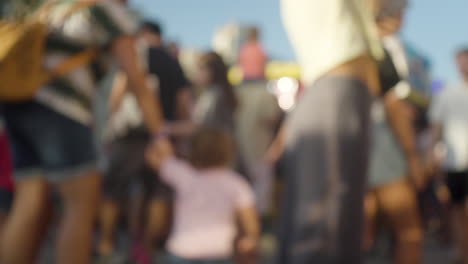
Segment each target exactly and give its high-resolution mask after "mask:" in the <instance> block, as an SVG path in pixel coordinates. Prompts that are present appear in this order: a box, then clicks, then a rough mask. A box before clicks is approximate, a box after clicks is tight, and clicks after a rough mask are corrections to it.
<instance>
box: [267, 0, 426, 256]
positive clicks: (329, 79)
mask: <svg viewBox="0 0 468 264" xmlns="http://www.w3.org/2000/svg"><path fill="white" fill-rule="evenodd" d="M380 4H381V3H380V1H368V0H328V1H321V0H282V14H283V20H284V24H285V27H286V30H287V32H288V34H289V38H290V40H291V42H292V44H293V48H294V49H295V51H296V54H297V58H298V60H299V63H300V64H301V67H302V71H303V72H302V74H303V82H304V84H305V86H306V87H308V88H307V89H306V91H305V92H304V93H303V95H302V98H301V99H300V101H299V104H298V105H297V106H296V108H295V109H294V111H293V112H292V113H291V115H290V116H289V117H288V120H287V122H286V124H285V125H284V127H283V129H282V130H281V132H280V134H282V135H284V141H283V140H280V141H279V142H280V143H278V140H277V141H275V144H274V145H273V146H276V147H275V148H277V149H278V150H276V151H269V153H268V154H269V155H268V159H269V160H270V161H275V160H276V159H277V158H278V157H279V154H280V153H282V152H283V151H282V149H284V151H285V156H284V164H285V166H284V168H285V169H284V171H285V173H286V174H287V177H286V187H285V191H284V203H283V204H284V208H283V211H282V215H283V217H282V219H281V227H280V234H279V235H280V237H279V242H280V243H279V255H278V258H277V262H278V263H288V264H299V263H321V264H328V263H346V264H355V263H361V262H362V254H361V239H362V228H361V227H362V222H363V199H364V193H365V185H366V181H367V177H366V175H367V173H366V172H367V165H368V145H369V132H370V131H369V130H370V129H369V128H370V124H369V119H370V118H369V113H370V103H371V94H372V95H382V94H384V92H385V91H387V90H388V88H392V87H387V86H382V88H385V89H381V85H380V79H379V70H378V67H377V65H378V64H377V62H378V61H380V60H381V59H383V58H384V55H385V53H384V52H383V48H382V45H381V43H380V39H379V35H378V32H377V27H376V23H375V17H376V15H375V14H376V12H377V11H378V8H379V6H380ZM400 106H401V100H399V99H398V98H396V97H395V96H388V97H387V96H386V110H387V111H388V113H389V114H390V115H392V116H393V115H395V114H398V113H399V111H398V110H399V109H400ZM392 126H394V127H395V129H398V130H401V129H404V127H403V126H402V123H401V122H394V123H392ZM401 135H402V138H401V139H400V140H401V141H402V145H403V148H404V149H405V151H407V152H408V153H409V152H412V151H414V149H413V147H414V144H413V142H412V141H411V140H409V139H408V137H405V135H406V134H405V133H401ZM280 137H281V136H280ZM271 153H275V154H273V155H272V154H271ZM418 165H419V164H418V162H416V160H415V161H414V162H412V163H411V165H410V166H409V167H410V171H411V172H412V173H414V174H419V172H420V167H419V166H418Z"/></svg>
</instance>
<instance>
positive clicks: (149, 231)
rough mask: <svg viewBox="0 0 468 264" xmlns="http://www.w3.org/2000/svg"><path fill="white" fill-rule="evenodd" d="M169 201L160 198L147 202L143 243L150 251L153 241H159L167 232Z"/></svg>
mask: <svg viewBox="0 0 468 264" xmlns="http://www.w3.org/2000/svg"><path fill="white" fill-rule="evenodd" d="M170 208H171V206H170V203H169V202H168V201H165V200H161V199H153V200H151V201H150V202H149V204H148V217H147V219H148V220H147V221H146V225H145V231H144V236H143V243H144V246H145V248H146V250H148V252H151V251H152V250H153V248H154V243H155V242H161V241H162V240H163V239H164V238H165V236H166V235H167V234H168V233H169V228H170V227H169V225H170V223H169V222H170V214H171V213H170Z"/></svg>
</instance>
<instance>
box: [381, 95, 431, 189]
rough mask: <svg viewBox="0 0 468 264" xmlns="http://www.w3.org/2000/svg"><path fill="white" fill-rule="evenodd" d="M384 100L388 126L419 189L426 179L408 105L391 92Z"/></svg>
mask: <svg viewBox="0 0 468 264" xmlns="http://www.w3.org/2000/svg"><path fill="white" fill-rule="evenodd" d="M384 102H385V109H386V112H387V118H388V121H389V123H390V126H391V128H392V130H393V133H394V134H395V136H396V138H397V139H398V141H399V142H400V145H401V147H402V149H403V151H404V153H405V155H406V158H407V160H408V165H409V173H410V177H411V179H412V180H413V183H414V185H415V186H416V188H418V189H421V188H423V187H424V185H425V183H426V182H425V181H426V179H425V175H424V174H425V173H424V169H423V167H422V161H421V158H420V155H419V153H418V151H417V146H416V133H415V130H414V126H413V118H412V116H411V114H410V112H411V109H410V106H409V105H408V104H407V103H406V102H404V101H403V100H401V99H399V98H398V97H397V96H396V95H395V94H393V93H388V94H387V95H386V96H385V98H384Z"/></svg>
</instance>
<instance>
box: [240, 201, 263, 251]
mask: <svg viewBox="0 0 468 264" xmlns="http://www.w3.org/2000/svg"><path fill="white" fill-rule="evenodd" d="M237 214H238V218H239V223H240V227H241V229H242V234H243V235H242V237H241V239H240V240H239V244H238V250H239V252H240V253H241V254H252V253H255V251H256V250H257V248H258V243H259V237H260V223H259V219H258V214H257V210H256V209H255V208H254V207H251V208H246V209H241V210H239V211H238V213H237Z"/></svg>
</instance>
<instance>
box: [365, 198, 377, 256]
mask: <svg viewBox="0 0 468 264" xmlns="http://www.w3.org/2000/svg"><path fill="white" fill-rule="evenodd" d="M364 210H365V212H364V239H363V249H364V251H368V250H370V249H371V248H372V247H373V246H374V243H375V232H376V231H375V226H376V223H375V221H376V218H377V212H378V201H377V197H376V195H375V193H374V192H369V193H368V194H367V195H366V198H365V200H364Z"/></svg>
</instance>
